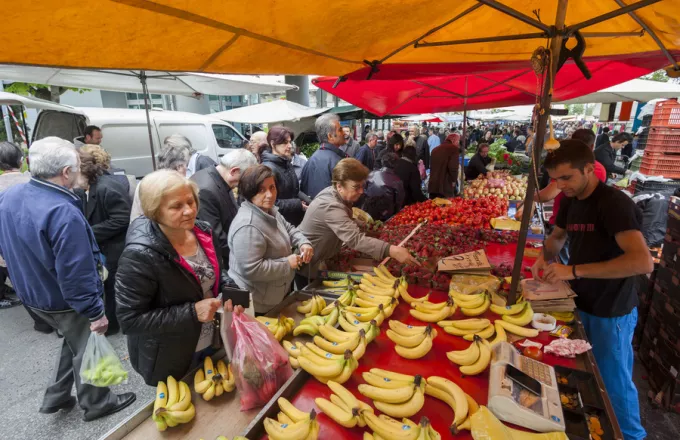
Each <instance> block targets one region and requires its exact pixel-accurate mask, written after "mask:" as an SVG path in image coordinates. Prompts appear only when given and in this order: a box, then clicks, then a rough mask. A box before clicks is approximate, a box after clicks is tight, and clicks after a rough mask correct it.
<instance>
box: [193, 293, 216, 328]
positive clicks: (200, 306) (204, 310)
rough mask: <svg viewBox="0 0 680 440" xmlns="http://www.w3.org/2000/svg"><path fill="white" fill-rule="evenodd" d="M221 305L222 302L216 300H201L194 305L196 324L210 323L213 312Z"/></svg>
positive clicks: (213, 315) (213, 316)
mask: <svg viewBox="0 0 680 440" xmlns="http://www.w3.org/2000/svg"><path fill="white" fill-rule="evenodd" d="M221 305H222V301H221V300H220V299H217V298H209V299H203V300H201V301H199V302H197V303H196V304H194V307H195V308H196V317H198V322H211V321H212V320H213V319H214V318H215V312H217V309H219V308H220V306H221Z"/></svg>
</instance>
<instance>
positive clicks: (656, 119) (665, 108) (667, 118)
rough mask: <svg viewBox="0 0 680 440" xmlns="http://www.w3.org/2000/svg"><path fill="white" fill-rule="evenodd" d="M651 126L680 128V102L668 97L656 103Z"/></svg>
mask: <svg viewBox="0 0 680 440" xmlns="http://www.w3.org/2000/svg"><path fill="white" fill-rule="evenodd" d="M651 126H652V127H666V128H680V104H678V100H677V99H669V100H667V101H661V102H659V103H657V104H656V107H655V108H654V116H652V125H651Z"/></svg>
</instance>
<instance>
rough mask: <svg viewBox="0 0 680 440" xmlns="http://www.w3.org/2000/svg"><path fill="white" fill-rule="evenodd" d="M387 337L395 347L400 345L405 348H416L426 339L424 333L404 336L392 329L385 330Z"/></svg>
mask: <svg viewBox="0 0 680 440" xmlns="http://www.w3.org/2000/svg"><path fill="white" fill-rule="evenodd" d="M387 337H388V338H390V340H391V341H392V342H394V343H395V344H397V345H401V346H402V347H406V348H413V347H417V346H418V345H419V344H420V343H421V342H423V340H424V339H425V338H426V337H427V334H426V332H422V333H420V334H417V335H409V336H404V335H401V334H399V333H397V332H395V331H394V330H392V329H389V330H387Z"/></svg>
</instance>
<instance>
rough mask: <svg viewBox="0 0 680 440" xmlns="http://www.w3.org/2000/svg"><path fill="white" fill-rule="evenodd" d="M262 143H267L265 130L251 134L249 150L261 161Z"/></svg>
mask: <svg viewBox="0 0 680 440" xmlns="http://www.w3.org/2000/svg"><path fill="white" fill-rule="evenodd" d="M262 144H265V145H266V144H267V133H266V132H264V131H256V132H255V133H253V134H251V135H250V140H249V141H248V150H249V151H250V152H251V153H253V154H254V155H255V158H256V159H257V161H258V162H259V161H260V147H261V146H262Z"/></svg>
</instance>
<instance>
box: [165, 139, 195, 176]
mask: <svg viewBox="0 0 680 440" xmlns="http://www.w3.org/2000/svg"><path fill="white" fill-rule="evenodd" d="M166 140H167V139H166ZM190 157H191V153H190V152H189V150H188V149H187V148H186V147H179V146H170V147H167V146H166V147H164V148H163V149H161V152H160V153H159V154H158V169H160V170H175V171H177V169H178V168H180V167H182V166H187V165H188V164H189V158H190Z"/></svg>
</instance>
